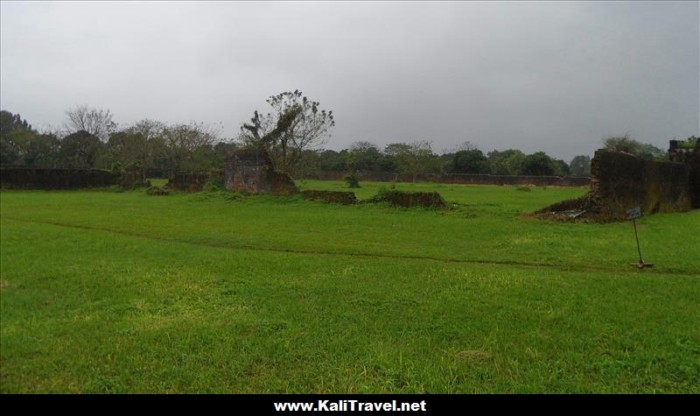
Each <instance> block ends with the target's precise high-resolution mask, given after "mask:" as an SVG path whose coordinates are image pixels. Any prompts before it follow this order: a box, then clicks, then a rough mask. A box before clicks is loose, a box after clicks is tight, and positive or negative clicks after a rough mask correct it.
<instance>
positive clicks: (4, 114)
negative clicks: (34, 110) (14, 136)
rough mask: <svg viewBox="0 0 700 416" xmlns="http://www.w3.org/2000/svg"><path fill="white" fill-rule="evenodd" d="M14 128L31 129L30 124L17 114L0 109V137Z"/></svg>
mask: <svg viewBox="0 0 700 416" xmlns="http://www.w3.org/2000/svg"><path fill="white" fill-rule="evenodd" d="M15 130H32V126H31V125H30V124H29V123H27V120H23V119H22V117H21V116H20V115H19V114H12V113H10V112H9V111H5V110H2V111H0V137H6V136H7V135H9V134H10V133H12V132H13V131H15Z"/></svg>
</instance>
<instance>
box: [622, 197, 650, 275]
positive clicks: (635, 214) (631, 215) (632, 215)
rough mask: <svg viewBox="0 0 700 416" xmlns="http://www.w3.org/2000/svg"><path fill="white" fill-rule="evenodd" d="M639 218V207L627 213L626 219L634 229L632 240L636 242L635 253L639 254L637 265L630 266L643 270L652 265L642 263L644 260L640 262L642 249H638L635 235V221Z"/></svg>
mask: <svg viewBox="0 0 700 416" xmlns="http://www.w3.org/2000/svg"><path fill="white" fill-rule="evenodd" d="M641 216H642V209H641V208H640V207H635V208H632V209H630V210H629V211H627V219H628V220H632V226H633V227H634V238H635V240H637V253H639V263H636V264H635V263H632V265H633V266H637V268H639V269H643V268H645V267H654V264H652V263H644V260H642V249H641V248H640V247H639V235H638V234H637V222H636V221H635V220H636V219H637V218H640V217H641Z"/></svg>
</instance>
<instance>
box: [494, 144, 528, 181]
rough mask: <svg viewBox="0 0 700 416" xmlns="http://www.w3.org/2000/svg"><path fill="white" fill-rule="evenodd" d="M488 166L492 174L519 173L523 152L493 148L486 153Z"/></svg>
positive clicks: (523, 157)
mask: <svg viewBox="0 0 700 416" xmlns="http://www.w3.org/2000/svg"><path fill="white" fill-rule="evenodd" d="M488 159H489V168H490V170H491V173H492V174H494V175H520V174H521V172H522V165H523V161H524V160H525V153H523V152H521V151H520V150H515V149H508V150H504V151H498V150H493V151H491V152H489V153H488Z"/></svg>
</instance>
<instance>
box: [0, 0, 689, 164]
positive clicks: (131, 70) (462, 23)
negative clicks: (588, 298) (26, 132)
mask: <svg viewBox="0 0 700 416" xmlns="http://www.w3.org/2000/svg"><path fill="white" fill-rule="evenodd" d="M0 8H1V9H0V12H1V22H0V30H1V36H0V42H1V43H0V46H1V60H0V81H1V83H2V84H1V89H0V99H1V103H0V104H1V107H2V109H4V110H7V111H10V112H12V113H19V114H21V115H22V117H23V118H25V119H27V121H29V122H30V123H31V124H32V125H33V126H34V127H37V128H47V127H49V126H53V127H59V126H61V125H62V124H63V123H64V121H65V110H66V109H68V108H70V107H74V106H76V105H79V104H88V105H89V106H92V107H97V108H104V109H109V110H110V111H111V112H112V113H113V114H114V118H115V121H117V122H118V123H119V125H120V126H127V125H129V124H131V123H133V122H135V121H138V120H141V119H144V118H150V119H154V120H160V121H165V122H185V123H186V122H189V121H199V122H205V123H209V124H211V125H218V124H219V123H221V124H222V126H223V128H222V130H221V134H220V137H221V138H226V137H235V136H236V135H237V134H238V131H239V128H240V125H241V123H242V122H244V121H247V120H248V119H249V118H250V117H251V116H252V113H253V111H254V110H256V109H257V110H261V111H265V112H267V111H268V109H269V107H268V105H267V103H266V102H265V100H266V99H267V98H268V97H269V96H271V95H274V94H277V93H280V92H283V91H293V90H295V89H299V90H301V91H302V92H303V93H304V94H305V95H306V96H308V97H309V98H310V99H313V100H315V101H320V103H321V107H322V108H324V109H328V110H333V113H334V115H335V117H336V127H335V128H334V129H333V135H332V137H331V139H330V141H329V142H328V144H327V146H326V147H327V148H333V149H342V148H345V147H348V146H349V145H350V144H351V143H352V142H354V141H360V140H363V141H370V142H373V143H375V144H377V145H379V146H380V147H383V146H384V145H386V144H388V143H392V142H400V141H402V142H411V141H416V140H429V141H431V142H432V144H433V150H434V151H436V152H442V151H444V150H449V149H452V148H454V147H456V146H457V145H458V144H459V143H461V142H464V141H470V142H471V143H473V144H475V145H476V146H478V147H479V148H480V149H481V150H483V151H484V152H487V151H490V150H494V149H498V150H505V149H507V148H517V149H521V150H523V151H524V152H526V153H532V152H535V151H538V150H543V151H545V152H547V153H548V154H550V155H552V156H554V157H558V158H562V159H564V160H566V161H567V162H568V161H570V160H571V158H572V157H573V156H575V155H578V154H587V155H592V154H593V151H594V150H595V149H596V148H598V147H600V144H601V140H602V139H603V138H604V137H607V136H610V135H623V134H626V133H629V134H630V136H631V137H633V138H636V139H638V140H640V141H643V142H647V143H652V144H654V145H656V146H658V147H661V148H664V149H665V148H667V144H668V140H669V139H672V138H674V137H676V138H679V139H680V138H686V137H688V136H691V135H696V136H697V135H700V134H699V133H700V103H699V102H700V98H699V97H700V82H699V79H700V40H699V39H700V34H699V31H698V27H699V26H700V23H699V22H700V10H699V7H698V2H694V1H683V2H672V1H663V2H437V1H430V2H279V3H273V2H221V1H218V2H193V3H188V2H180V1H178V2H150V3H149V2H103V1H99V2H83V1H81V2H55V1H51V2H48V1H47V2H22V1H20V2H11V1H4V0H3V1H2V3H0Z"/></svg>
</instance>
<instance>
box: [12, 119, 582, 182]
mask: <svg viewBox="0 0 700 416" xmlns="http://www.w3.org/2000/svg"><path fill="white" fill-rule="evenodd" d="M67 115H68V119H69V122H68V123H67V125H66V126H65V128H64V130H63V131H62V132H38V131H37V130H35V129H34V128H32V126H31V125H30V124H29V123H28V122H27V121H26V120H24V119H22V118H21V116H20V115H19V114H12V113H10V112H8V111H4V110H3V111H0V165H1V166H2V167H10V166H13V167H41V168H98V169H107V170H118V171H136V172H140V173H141V174H142V175H143V176H144V177H147V176H148V177H171V176H173V175H174V174H175V173H177V172H202V171H208V170H214V169H223V168H224V167H225V164H226V161H227V159H228V157H229V156H230V154H231V153H232V152H233V151H234V150H235V149H237V148H239V147H241V146H244V142H243V141H240V140H239V141H235V140H219V139H218V137H217V136H218V132H217V130H216V129H213V128H211V127H209V126H206V125H204V124H201V123H189V124H166V123H162V122H158V121H153V120H142V121H139V122H137V123H135V124H133V125H130V126H128V127H126V128H122V129H118V128H117V126H116V124H115V123H114V122H113V121H112V116H111V114H110V113H109V111H104V110H96V109H90V108H87V106H80V107H76V108H74V109H71V110H69V111H68V112H67ZM589 170H590V158H589V157H588V156H583V155H582V156H576V157H575V158H573V160H571V161H570V162H569V163H567V162H565V161H563V160H559V159H555V158H552V157H550V156H549V155H547V154H546V153H544V152H536V153H533V154H525V153H523V152H522V151H520V150H517V149H508V150H503V151H497V150H494V151H491V152H488V153H484V152H482V151H481V150H479V149H477V148H475V147H474V146H471V145H470V144H469V143H464V144H462V145H461V146H460V147H458V148H457V149H456V150H454V151H451V152H445V153H443V154H437V153H435V152H434V151H433V149H432V148H431V144H430V142H428V141H417V142H411V143H392V144H389V145H387V146H385V147H384V148H380V147H378V146H377V145H375V144H373V143H370V142H366V141H359V142H355V143H353V144H352V145H351V146H350V147H349V148H348V149H343V150H341V151H335V150H318V149H317V150H312V149H304V150H302V151H301V153H300V157H299V163H296V164H295V165H294V167H293V170H291V171H290V172H288V173H290V174H292V176H293V177H309V176H314V175H315V174H318V173H319V172H346V173H355V174H359V173H366V172H387V173H401V174H409V175H412V176H413V177H414V178H415V177H418V176H420V175H425V174H431V173H449V174H459V173H476V174H493V175H534V176H587V175H588V173H589Z"/></svg>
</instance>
